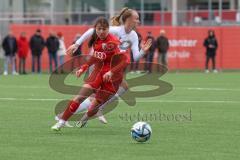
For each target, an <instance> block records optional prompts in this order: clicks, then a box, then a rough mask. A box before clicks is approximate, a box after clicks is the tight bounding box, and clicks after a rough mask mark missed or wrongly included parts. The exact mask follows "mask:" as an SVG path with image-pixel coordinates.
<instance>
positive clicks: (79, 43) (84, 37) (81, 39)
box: [75, 28, 94, 45]
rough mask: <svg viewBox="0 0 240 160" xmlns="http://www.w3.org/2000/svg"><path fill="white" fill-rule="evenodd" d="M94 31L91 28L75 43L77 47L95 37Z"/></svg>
mask: <svg viewBox="0 0 240 160" xmlns="http://www.w3.org/2000/svg"><path fill="white" fill-rule="evenodd" d="M93 32H94V29H93V28H90V29H88V30H87V31H86V32H84V33H83V35H82V36H81V37H80V38H79V39H78V40H77V41H76V42H75V44H77V45H81V44H82V43H83V42H84V41H85V40H87V39H88V38H89V37H90V36H92V35H93Z"/></svg>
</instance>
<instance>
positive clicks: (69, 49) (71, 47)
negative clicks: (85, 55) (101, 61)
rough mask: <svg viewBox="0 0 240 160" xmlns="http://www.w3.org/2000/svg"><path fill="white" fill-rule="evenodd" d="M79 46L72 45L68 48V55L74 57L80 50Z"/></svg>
mask: <svg viewBox="0 0 240 160" xmlns="http://www.w3.org/2000/svg"><path fill="white" fill-rule="evenodd" d="M78 47H79V46H78V45H77V44H72V45H71V46H69V47H68V49H67V51H66V53H67V55H70V56H72V55H73V53H74V52H76V50H77V49H78Z"/></svg>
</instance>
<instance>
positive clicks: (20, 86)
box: [0, 85, 240, 91]
mask: <svg viewBox="0 0 240 160" xmlns="http://www.w3.org/2000/svg"><path fill="white" fill-rule="evenodd" d="M174 87H175V88H176V89H186V90H202V91H240V89H229V88H199V87H178V86H174ZM0 88H29V89H31V88H32V89H38V88H44V89H45V88H47V89H51V88H50V86H48V85H46V86H27V85H0Z"/></svg>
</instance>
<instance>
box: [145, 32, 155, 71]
mask: <svg viewBox="0 0 240 160" xmlns="http://www.w3.org/2000/svg"><path fill="white" fill-rule="evenodd" d="M148 39H151V40H152V45H151V47H150V48H149V49H148V51H147V52H149V53H148V54H146V55H145V66H144V70H145V71H147V72H148V73H152V63H153V57H154V52H155V49H156V43H155V39H154V37H153V36H152V32H148V34H147V37H146V41H147V40H148Z"/></svg>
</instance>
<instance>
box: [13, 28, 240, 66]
mask: <svg viewBox="0 0 240 160" xmlns="http://www.w3.org/2000/svg"><path fill="white" fill-rule="evenodd" d="M89 27H91V26H71V25H66V26H65V25H19V24H12V25H11V30H12V31H13V33H14V34H15V36H16V37H19V35H20V33H21V32H26V34H27V37H28V38H30V37H31V36H32V35H33V34H34V32H35V30H36V29H38V28H39V29H41V30H42V35H43V36H44V38H47V36H48V35H49V32H51V31H54V32H62V33H63V36H64V38H65V43H66V46H67V47H68V46H69V45H71V44H72V43H73V41H74V38H75V35H76V34H77V33H79V34H82V33H83V32H85V31H86V30H87V29H88V28H89ZM161 29H164V30H165V31H166V36H167V37H168V39H169V43H170V49H169V51H168V67H169V69H170V70H171V69H174V70H175V69H204V65H205V48H204V46H203V41H204V39H205V38H206V37H207V34H208V30H209V29H213V30H214V31H215V35H216V38H217V40H218V44H219V47H218V49H217V57H216V62H217V63H216V65H217V69H240V63H239V60H240V53H239V52H240V44H239V43H240V27H234V26H232V27H214V28H213V27H211V28H209V27H161V26H139V27H138V31H139V32H140V33H141V35H142V37H143V39H145V37H146V34H147V32H149V31H151V32H152V34H153V35H154V37H155V38H157V37H158V36H159V32H160V30H161ZM83 53H84V54H87V53H88V48H87V45H86V43H85V44H84V45H83ZM157 56H158V53H157V52H155V55H154V57H155V61H156V59H157ZM48 63H49V62H48V54H47V50H46V49H44V52H43V56H42V66H43V70H47V69H48ZM27 67H28V68H29V69H30V67H31V54H29V56H28V59H27Z"/></svg>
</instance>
